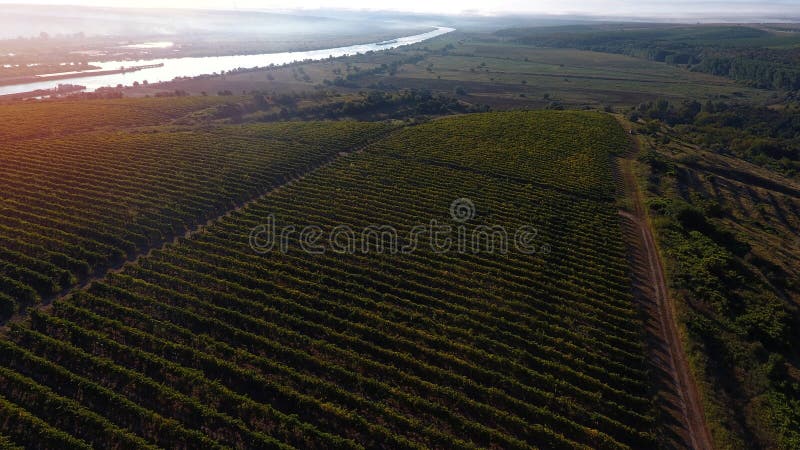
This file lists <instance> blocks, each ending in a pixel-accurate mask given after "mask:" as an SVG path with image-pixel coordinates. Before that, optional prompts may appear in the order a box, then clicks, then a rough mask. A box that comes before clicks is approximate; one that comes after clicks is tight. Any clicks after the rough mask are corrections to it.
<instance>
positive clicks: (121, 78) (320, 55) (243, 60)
mask: <svg viewBox="0 0 800 450" xmlns="http://www.w3.org/2000/svg"><path fill="white" fill-rule="evenodd" d="M454 30H455V29H454V28H448V27H437V28H436V29H435V30H433V31H429V32H427V33H422V34H417V35H413V36H405V37H398V38H396V39H391V40H388V41H381V42H374V43H370V44H357V45H350V46H345V47H336V48H327V49H320V50H309V51H300V52H281V53H263V54H257V55H230V56H209V57H184V58H163V59H148V60H128V61H106V62H90V63H89V64H91V65H93V66H96V67H99V69H97V70H95V71H96V72H97V71H111V70H118V69H120V68H121V67H125V68H132V67H137V66H156V67H149V68H146V69H140V70H135V71H128V72H123V73H111V74H104V75H85V76H75V77H70V78H68V79H64V78H58V79H50V80H45V81H37V82H33V83H24V84H15V85H10V86H2V87H0V95H8V94H18V93H22V92H30V91H36V90H40V89H53V88H56V87H57V86H58V85H59V84H67V83H68V84H75V85H80V86H85V87H86V90H87V91H94V90H96V89H98V88H101V87H106V86H111V87H113V86H117V85H120V84H121V85H123V86H130V85H132V84H133V83H134V82H139V83H141V82H143V81H145V80H146V81H147V82H149V83H157V82H162V81H171V80H172V79H174V78H176V77H195V76H199V75H210V74H214V73H218V74H219V73H224V72H227V71H231V70H236V69H241V68H254V67H266V66H270V65H282V64H288V63H292V62H297V61H305V60H314V61H317V60H322V59H326V58H338V57H341V56H347V55H355V54H358V53H366V52H369V51H378V50H388V49H393V48H397V47H401V46H404V45H410V44H416V43H419V42H422V41H425V40H428V39H431V38H434V37H436V36H440V35H443V34H447V33H450V32H451V31H454ZM159 44H161V43H159ZM167 44H168V43H167ZM87 73H89V74H90V73H91V72H87ZM45 77H46V76H42V78H45Z"/></svg>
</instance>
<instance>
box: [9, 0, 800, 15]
mask: <svg viewBox="0 0 800 450" xmlns="http://www.w3.org/2000/svg"><path fill="white" fill-rule="evenodd" d="M0 3H17V4H20V3H23V4H25V3H30V4H59V5H72V4H79V5H91V6H131V7H156V8H157V7H163V6H165V5H169V6H170V7H185V8H213V9H270V10H291V9H319V8H344V9H371V10H401V11H413V12H426V13H451V14H455V13H464V12H467V13H478V14H502V13H515V12H516V13H519V12H524V13H540V14H541V13H544V14H590V15H599V16H618V15H625V16H657V17H664V18H673V17H689V18H692V17H697V18H701V17H748V16H755V17H769V16H775V17H789V16H795V17H797V16H798V15H800V0H762V1H753V0H716V1H715V0H711V1H707V0H696V1H689V0H496V1H491V0H456V1H453V0H445V1H437V0H402V1H374V0H328V1H324V0H299V1H277V0H166V1H165V0H117V1H109V0H31V1H24V0H23V1H20V0H17V1H8V0H0Z"/></svg>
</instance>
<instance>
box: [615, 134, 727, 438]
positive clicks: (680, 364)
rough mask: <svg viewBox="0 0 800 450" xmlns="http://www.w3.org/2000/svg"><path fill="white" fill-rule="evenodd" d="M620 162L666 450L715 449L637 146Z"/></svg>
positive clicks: (636, 286)
mask: <svg viewBox="0 0 800 450" xmlns="http://www.w3.org/2000/svg"><path fill="white" fill-rule="evenodd" d="M633 141H634V143H633V149H632V150H631V153H630V154H629V155H627V156H626V157H623V158H620V159H618V160H617V162H618V165H617V167H618V176H619V178H620V179H619V181H620V184H621V186H620V187H621V188H622V190H623V192H624V194H625V196H626V199H628V201H629V210H628V211H620V215H621V216H622V217H623V219H624V220H623V222H624V228H625V235H626V236H625V237H626V241H627V242H628V246H629V254H630V258H631V260H632V267H633V275H634V294H635V296H636V299H637V301H639V303H640V304H641V307H642V309H643V311H644V312H645V314H646V317H647V319H646V331H647V338H648V351H649V354H650V360H651V364H652V369H653V374H654V381H655V383H656V386H657V389H658V403H659V404H658V405H657V406H658V407H659V409H660V411H661V415H662V419H663V420H662V421H661V422H662V431H663V440H664V445H665V446H666V447H667V448H676V449H677V448H693V449H698V450H711V449H713V444H712V442H713V441H712V439H711V433H710V432H709V430H708V426H707V424H706V421H705V415H704V413H703V406H702V403H701V401H700V395H699V392H698V390H697V385H696V384H695V382H694V379H693V377H692V374H691V372H690V370H689V364H688V361H687V359H686V352H685V351H684V348H683V344H682V342H681V339H680V335H679V333H678V327H677V324H676V321H675V305H674V304H673V302H672V299H671V298H670V296H669V292H668V290H667V284H666V279H665V276H664V268H663V266H662V262H661V257H660V255H659V253H658V247H657V246H656V241H655V238H654V236H653V231H652V229H651V227H650V223H649V222H648V220H647V211H646V210H645V208H644V201H643V198H642V193H641V191H640V190H639V188H638V185H637V181H636V176H635V174H634V171H633V160H634V158H636V155H638V153H639V148H638V142H636V139H633Z"/></svg>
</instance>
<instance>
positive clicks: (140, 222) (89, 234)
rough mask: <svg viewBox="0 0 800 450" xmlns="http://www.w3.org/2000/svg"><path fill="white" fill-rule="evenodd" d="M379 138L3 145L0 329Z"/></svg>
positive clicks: (153, 135)
mask: <svg viewBox="0 0 800 450" xmlns="http://www.w3.org/2000/svg"><path fill="white" fill-rule="evenodd" d="M387 130H388V128H387V126H385V125H381V124H363V123H354V122H338V123H327V124H321V123H305V124H295V125H292V126H286V125H251V126H221V127H217V128H214V129H213V130H212V131H205V132H204V131H197V130H192V131H158V130H149V131H147V132H119V131H114V132H110V131H94V132H88V133H75V134H71V135H68V136H66V137H63V138H60V139H53V138H49V139H25V140H19V141H11V142H9V143H8V144H7V145H5V146H3V148H2V149H0V316H2V317H0V318H8V317H9V316H10V315H12V314H14V313H15V312H16V311H18V310H19V308H20V307H27V306H30V305H33V304H37V303H39V302H41V301H42V299H49V298H51V297H53V296H55V295H57V294H58V293H59V292H62V291H64V290H65V289H68V288H70V287H72V286H74V285H76V284H78V283H81V282H82V281H84V280H86V279H87V278H89V277H91V276H94V275H97V274H102V273H103V271H104V270H106V269H108V268H110V267H114V266H117V265H119V264H120V263H122V262H123V261H126V260H128V259H131V258H133V257H134V255H136V254H139V253H141V252H143V251H145V250H147V249H149V248H151V247H153V246H156V245H158V244H160V243H162V242H164V241H167V240H169V239H171V238H172V237H174V236H178V235H182V234H184V233H185V232H186V230H187V229H191V228H193V227H195V226H196V225H198V224H202V223H205V222H206V221H207V220H208V219H209V218H212V217H215V216H218V215H220V214H221V213H223V212H225V211H227V210H230V209H231V208H234V207H235V206H236V205H240V204H242V203H243V202H244V201H246V200H249V199H252V198H253V197H255V196H257V195H259V194H261V193H263V192H266V191H267V190H269V189H271V188H272V187H274V186H276V185H279V184H282V183H285V182H286V180H287V179H289V178H291V177H294V176H297V175H299V174H302V173H304V172H305V171H307V170H309V169H310V168H313V167H315V166H317V165H319V164H320V163H321V162H323V161H324V160H325V159H327V158H330V157H332V156H334V155H336V154H337V153H338V152H341V151H344V150H348V149H352V148H355V147H358V146H360V145H363V144H365V143H366V142H367V140H369V139H372V138H375V137H377V136H378V135H379V134H381V133H384V132H386V131H387Z"/></svg>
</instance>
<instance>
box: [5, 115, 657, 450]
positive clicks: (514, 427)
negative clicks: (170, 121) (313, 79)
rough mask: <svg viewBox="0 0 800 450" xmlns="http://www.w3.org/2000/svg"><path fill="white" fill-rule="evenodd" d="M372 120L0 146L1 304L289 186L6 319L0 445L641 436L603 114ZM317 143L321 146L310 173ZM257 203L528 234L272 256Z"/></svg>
mask: <svg viewBox="0 0 800 450" xmlns="http://www.w3.org/2000/svg"><path fill="white" fill-rule="evenodd" d="M387 131H389V129H388V127H387V126H385V125H378V124H372V125H367V124H358V123H352V122H337V123H325V124H320V123H310V124H307V123H285V124H275V125H267V126H235V127H234V126H228V127H216V128H212V129H209V130H205V131H203V132H198V131H193V132H180V131H173V132H158V133H151V134H148V133H140V134H136V133H117V134H115V133H107V132H96V133H89V134H80V135H76V136H73V137H70V138H67V139H63V140H59V141H50V140H46V141H45V140H43V141H40V142H39V141H25V142H22V143H19V144H15V145H14V146H13V149H14V150H13V152H10V151H9V152H7V151H6V149H5V148H4V149H3V151H4V152H7V153H8V154H7V155H3V159H2V160H3V164H4V165H3V167H2V170H0V174H2V181H1V182H2V187H0V192H2V193H3V194H2V195H3V200H2V206H3V208H4V209H6V211H7V212H4V214H3V215H2V220H3V223H2V224H0V233H1V236H2V239H3V246H2V249H3V252H5V254H3V255H2V260H3V261H5V262H4V263H3V264H4V266H3V267H4V268H5V269H4V272H3V274H4V275H3V277H2V279H1V280H2V283H4V284H3V285H2V292H7V293H9V294H11V296H9V295H6V297H8V299H7V300H9V301H11V299H12V298H14V299H16V298H18V297H19V296H17V297H13V296H14V294H13V292H19V293H21V294H23V295H22V296H21V298H23V299H24V301H26V302H33V301H35V300H36V298H37V297H39V296H42V295H48V294H50V293H52V292H53V291H57V290H59V289H62V288H64V287H68V286H70V285H72V284H74V283H76V281H77V280H78V279H80V278H81V277H85V276H87V275H88V274H89V273H91V272H92V271H94V270H96V269H97V268H99V267H105V266H109V265H113V264H114V262H115V261H119V260H120V259H124V258H126V257H128V256H132V255H133V254H135V253H137V252H138V251H141V250H142V249H144V248H150V247H152V244H153V243H154V242H159V241H160V240H162V239H164V238H165V236H172V235H180V234H181V232H182V231H183V230H185V229H187V228H191V227H192V225H193V224H197V223H202V222H204V220H206V219H207V218H208V217H211V216H215V215H219V214H221V213H222V212H223V211H227V210H231V209H232V207H233V206H234V205H237V204H241V203H242V202H244V201H245V200H247V199H248V198H253V197H255V196H257V195H258V194H261V193H264V192H267V191H268V190H270V189H271V188H273V187H275V186H279V187H277V188H275V189H273V190H271V192H269V194H268V195H264V196H263V197H261V198H259V199H258V200H256V201H255V202H251V203H248V204H246V205H245V206H244V207H242V208H240V209H236V210H235V211H233V212H232V213H231V214H229V215H226V216H224V217H222V218H221V219H220V220H218V221H216V222H215V223H213V224H212V225H210V226H207V227H206V228H205V229H204V230H203V231H202V232H199V233H195V234H192V235H191V236H189V237H186V238H179V239H178V240H177V241H176V242H174V243H171V244H168V245H165V246H163V247H162V248H159V249H155V250H153V251H152V252H150V253H149V254H148V255H146V256H144V257H141V258H140V259H138V260H137V261H136V262H135V263H133V264H129V265H126V266H125V267H124V268H123V269H122V270H120V271H116V272H112V273H109V274H108V275H107V276H105V277H103V278H102V279H99V280H95V281H94V282H93V283H91V285H89V286H88V287H87V288H86V289H83V290H76V291H74V292H72V293H71V294H70V295H68V296H67V297H66V298H64V299H61V300H58V301H56V302H55V303H53V305H52V308H50V309H48V310H46V311H41V310H38V309H32V310H31V311H30V313H29V315H28V318H27V319H26V320H24V321H15V322H13V323H11V324H9V326H8V329H7V330H6V332H5V337H4V338H3V339H2V340H0V347H2V349H1V350H0V409H1V410H2V412H0V417H2V418H3V420H0V443H5V444H8V445H9V446H13V445H17V444H18V445H23V446H27V447H31V448H37V447H38V448H55V447H59V446H61V447H64V448H90V447H100V448H157V447H168V448H326V449H327V448H392V449H395V448H425V447H428V448H480V447H488V448H532V447H544V448H563V449H568V448H569V449H572V448H587V449H588V448H604V449H611V448H651V447H653V446H654V445H655V437H654V432H653V430H654V428H655V418H654V417H653V408H652V404H651V400H650V398H651V396H650V388H649V385H648V375H647V369H646V367H647V364H646V362H645V356H644V355H645V350H644V346H643V343H642V342H641V340H642V336H641V335H642V333H641V328H642V323H641V319H640V318H639V315H638V313H637V311H636V309H635V308H634V304H633V299H632V296H631V293H630V284H631V281H630V275H629V269H628V262H627V259H626V250H625V245H624V244H623V242H622V237H621V231H620V222H619V221H620V219H619V217H618V215H617V213H616V207H615V204H614V196H613V192H614V183H613V180H612V177H611V161H610V158H609V155H610V154H611V153H613V152H616V151H619V150H621V149H623V148H625V147H626V145H627V144H626V136H625V135H624V132H623V131H622V129H621V128H620V127H619V126H618V125H617V123H616V122H615V121H614V119H613V118H611V117H610V116H606V115H602V114H597V113H578V112H556V111H549V112H535V113H534V112H514V113H491V114H479V115H465V116H460V117H454V118H446V119H440V120H434V121H431V122H428V123H426V124H422V125H418V126H413V127H406V128H403V129H400V130H398V131H395V132H393V133H390V134H388V135H387V136H384V137H382V138H381V139H378V137H379V136H382V135H384V134H385V133H386V132H387ZM365 142H372V143H371V144H369V145H368V146H367V147H366V148H365V149H364V151H361V152H353V153H348V154H339V153H340V152H343V151H345V150H347V149H354V148H358V147H359V146H361V145H363V144H364V143H365ZM56 152H57V155H58V156H56ZM334 155H338V156H337V157H336V158H335V159H334V158H332V156H334ZM320 161H330V163H329V164H324V165H321V166H319V168H318V169H317V170H313V171H309V170H307V169H308V168H309V167H314V166H315V164H317V165H319V164H318V163H319V162H320ZM45 167H51V169H49V170H45ZM298 174H304V176H302V178H301V179H299V180H298V181H297V182H295V183H291V184H285V181H286V180H287V179H289V178H292V177H293V176H294V175H298ZM455 199H469V201H470V202H471V204H474V206H475V209H474V215H472V216H470V217H468V219H469V220H466V221H460V222H459V223H458V224H454V223H453V217H452V216H451V211H450V207H451V203H452V202H453V200H455ZM273 219H274V221H275V224H276V226H278V227H281V228H282V229H288V227H297V228H300V227H303V226H306V225H313V226H316V227H319V229H320V230H322V231H323V232H325V233H327V232H330V231H331V230H332V229H334V228H336V227H341V226H343V225H346V226H347V227H350V228H351V229H357V230H360V229H363V228H364V227H368V226H379V225H387V226H391V227H394V229H396V230H397V231H398V235H399V236H400V239H401V241H402V242H403V243H406V244H407V243H409V241H410V239H409V236H411V235H412V230H414V229H415V227H417V226H419V225H420V224H422V225H425V224H428V223H431V221H432V220H435V221H438V222H439V223H442V224H446V223H447V224H454V225H462V226H463V227H464V228H465V229H467V230H474V229H476V228H477V227H479V226H502V227H505V228H506V229H508V230H514V229H521V228H522V227H526V226H527V227H535V229H536V234H535V244H536V246H537V247H536V250H535V251H531V252H519V251H514V250H513V249H511V250H510V251H508V252H507V253H498V252H488V251H480V249H478V250H476V251H469V252H463V251H455V250H452V251H448V252H442V251H438V250H437V249H435V248H433V246H428V245H419V246H418V247H417V249H416V250H415V251H413V252H402V253H391V252H383V251H380V248H379V244H380V242H379V241H374V242H368V243H367V245H366V246H365V247H364V248H361V247H359V248H358V249H357V250H356V251H349V252H337V251H331V249H327V251H324V252H317V253H313V254H312V253H310V252H308V251H304V249H303V248H304V247H303V243H302V242H300V237H299V236H298V235H297V234H291V235H289V237H288V238H287V240H286V242H285V244H286V248H285V249H283V250H285V251H282V250H279V249H278V248H275V249H273V250H271V251H267V252H256V251H254V250H253V248H251V242H250V240H249V238H248V237H249V236H250V235H251V230H253V229H254V228H256V227H258V226H260V225H263V224H265V223H268V222H269V221H270V220H273ZM512 234H513V233H512ZM423 237H424V236H423ZM423 240H424V239H423ZM34 274H35V275H34ZM9 288H13V289H16V291H12V290H10V289H9Z"/></svg>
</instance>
